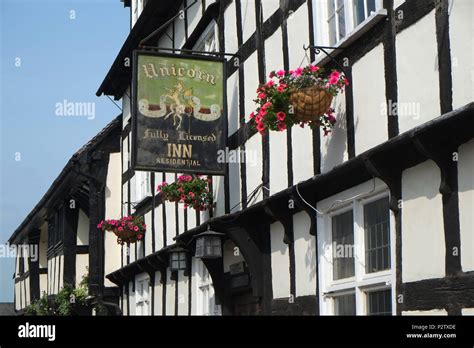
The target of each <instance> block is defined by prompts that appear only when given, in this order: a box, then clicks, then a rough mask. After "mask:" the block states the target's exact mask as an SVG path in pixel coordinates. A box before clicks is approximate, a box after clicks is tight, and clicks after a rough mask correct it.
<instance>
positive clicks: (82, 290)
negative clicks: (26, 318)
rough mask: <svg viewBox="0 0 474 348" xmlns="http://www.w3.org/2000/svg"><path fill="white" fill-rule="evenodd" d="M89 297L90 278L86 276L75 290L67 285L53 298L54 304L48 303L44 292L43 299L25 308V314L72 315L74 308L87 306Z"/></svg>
mask: <svg viewBox="0 0 474 348" xmlns="http://www.w3.org/2000/svg"><path fill="white" fill-rule="evenodd" d="M87 295H88V276H87V275H85V276H83V278H82V281H81V282H80V283H79V285H78V286H77V288H75V289H74V288H73V287H72V286H71V285H70V284H65V285H64V287H63V288H62V289H61V290H60V291H59V292H58V293H57V294H56V295H54V296H53V300H52V302H48V296H47V294H46V293H44V292H43V295H42V296H41V298H39V299H38V300H36V301H34V302H32V303H31V304H30V305H29V306H27V307H26V308H25V313H26V314H27V315H60V316H61V315H71V314H73V308H74V306H77V305H85V304H86V298H87Z"/></svg>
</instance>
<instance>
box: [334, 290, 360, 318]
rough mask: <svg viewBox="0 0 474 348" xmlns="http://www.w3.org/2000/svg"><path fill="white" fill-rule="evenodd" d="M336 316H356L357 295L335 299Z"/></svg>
mask: <svg viewBox="0 0 474 348" xmlns="http://www.w3.org/2000/svg"><path fill="white" fill-rule="evenodd" d="M334 314H335V315H356V305H355V294H350V295H343V296H336V297H334Z"/></svg>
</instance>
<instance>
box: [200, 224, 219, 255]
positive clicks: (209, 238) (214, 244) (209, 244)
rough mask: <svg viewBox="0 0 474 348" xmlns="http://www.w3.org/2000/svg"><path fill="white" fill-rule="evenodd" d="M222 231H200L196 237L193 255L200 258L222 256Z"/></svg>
mask: <svg viewBox="0 0 474 348" xmlns="http://www.w3.org/2000/svg"><path fill="white" fill-rule="evenodd" d="M223 235H224V233H219V232H215V231H211V230H210V229H208V230H207V231H206V232H203V233H200V234H198V235H196V236H195V238H196V253H195V256H196V257H199V258H201V259H215V258H218V257H222V236H223Z"/></svg>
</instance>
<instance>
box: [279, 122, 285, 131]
mask: <svg viewBox="0 0 474 348" xmlns="http://www.w3.org/2000/svg"><path fill="white" fill-rule="evenodd" d="M285 129H286V124H284V123H278V130H279V131H280V132H282V131H284V130H285Z"/></svg>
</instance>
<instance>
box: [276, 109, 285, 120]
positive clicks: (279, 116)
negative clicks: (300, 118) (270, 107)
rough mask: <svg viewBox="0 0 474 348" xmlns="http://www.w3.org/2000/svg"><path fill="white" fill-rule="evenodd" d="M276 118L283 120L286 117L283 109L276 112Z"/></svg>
mask: <svg viewBox="0 0 474 348" xmlns="http://www.w3.org/2000/svg"><path fill="white" fill-rule="evenodd" d="M277 118H278V120H280V121H284V120H285V118H286V114H285V113H284V112H283V111H280V112H277Z"/></svg>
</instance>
